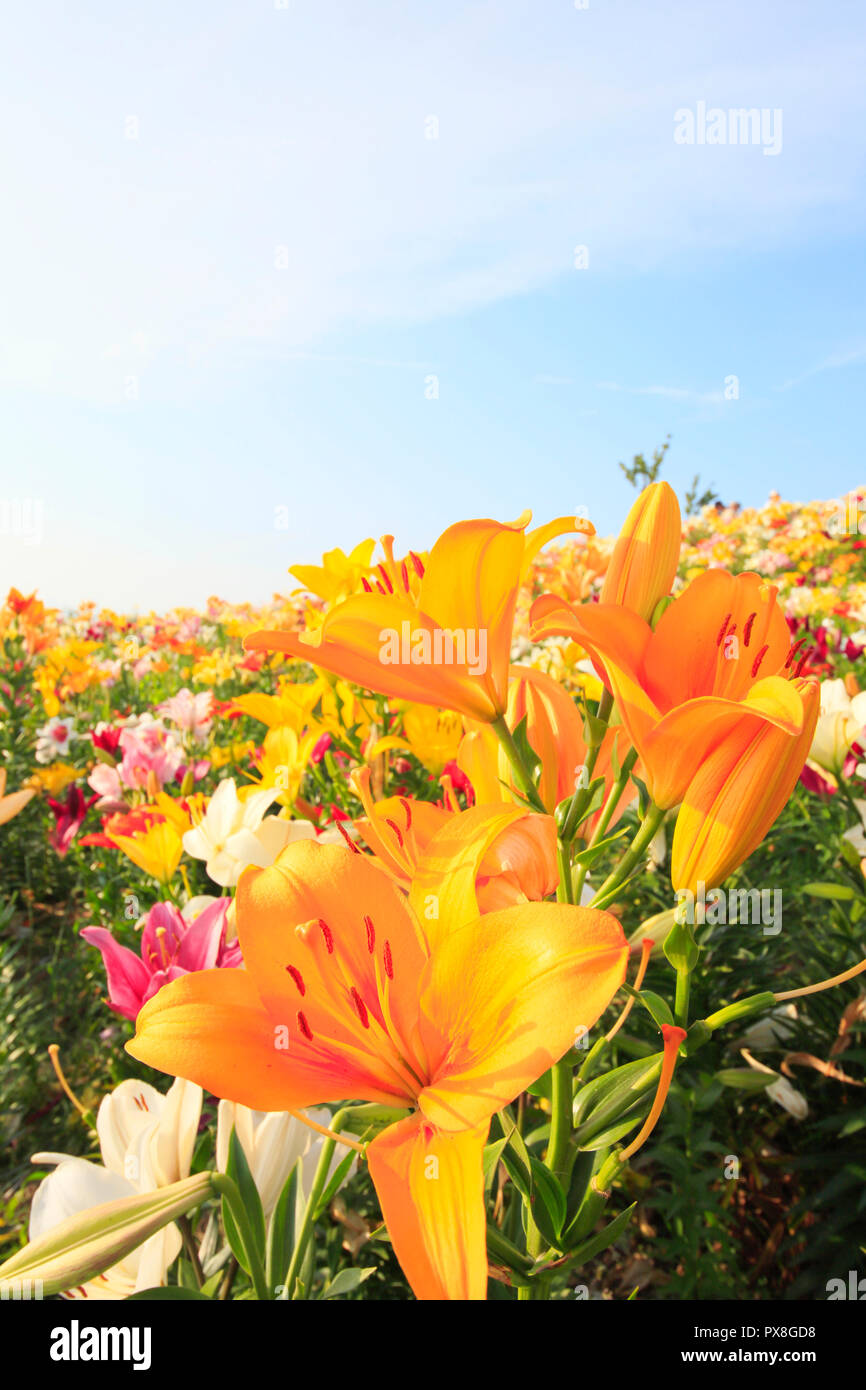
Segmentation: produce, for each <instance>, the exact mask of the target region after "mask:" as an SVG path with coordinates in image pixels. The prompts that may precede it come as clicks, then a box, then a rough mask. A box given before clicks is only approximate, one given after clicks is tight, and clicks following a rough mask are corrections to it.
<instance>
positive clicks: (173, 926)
mask: <svg viewBox="0 0 866 1390" xmlns="http://www.w3.org/2000/svg"><path fill="white" fill-rule="evenodd" d="M230 904H231V898H217V899H216V901H215V902H213V903H211V904H209V906H208V907H206V908H205V909H204V911H203V912H201V913H199V915H198V916H197V917H196V918H194V920H193V921H192V922H188V921H187V920H186V918H185V917H184V916H183V914H182V913H180V912H179V911H178V909H177V908H176V907H175V906H174V905H173V904H172V903H156V904H155V906H154V907H152V908H151V909H150V911H149V912H148V914H147V917H146V919H145V924H144V927H143V929H142V933H141V955H140V956H139V955H136V953H135V951H131V950H130V949H129V947H128V946H121V944H120V942H119V941H115V939H114V937H113V936H112V935H111V932H110V931H107V930H106V929H105V927H85V928H84V930H83V931H82V932H81V935H82V936H83V937H84V940H85V941H87V942H88V943H89V944H90V945H91V946H95V947H96V948H97V949H98V950H99V951H101V952H102V962H103V965H104V966H105V973H106V976H107V977H108V1002H109V1004H110V1006H111V1008H112V1009H114V1011H115V1013H118V1014H122V1015H123V1017H124V1018H130V1019H133V1020H135V1019H136V1018H137V1017H138V1012H139V1010H140V1009H141V1007H142V1005H143V1004H146V1003H147V1001H148V999H152V998H153V996H154V995H155V994H156V993H158V991H159V990H161V989H162V987H163V985H166V984H168V982H169V980H176V979H177V978H178V976H180V975H186V974H187V973H188V972H189V971H193V970H213V969H215V968H216V969H227V970H232V969H237V968H238V967H239V966H242V965H243V963H244V962H243V956H242V955H241V948H240V944H239V943H238V942H237V941H232V942H230V943H228V944H227V943H226V939H225V934H226V913H227V912H228V909H229V906H230Z"/></svg>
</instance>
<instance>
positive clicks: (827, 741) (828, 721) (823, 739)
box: [809, 680, 866, 777]
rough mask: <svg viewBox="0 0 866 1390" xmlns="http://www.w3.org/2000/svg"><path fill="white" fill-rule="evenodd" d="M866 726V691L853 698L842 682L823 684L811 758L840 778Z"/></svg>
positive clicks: (810, 753) (835, 681)
mask: <svg viewBox="0 0 866 1390" xmlns="http://www.w3.org/2000/svg"><path fill="white" fill-rule="evenodd" d="M864 727H866V691H861V692H860V694H859V695H855V696H854V697H853V699H852V698H851V696H850V695H849V694H848V692H847V690H846V689H845V682H844V681H843V680H831V681H822V682H821V712H820V714H819V715H818V723H817V724H816V726H815V736H814V738H813V739H812V747H811V748H810V750H809V759H810V761H811V762H814V763H817V764H818V766H819V767H822V768H824V770H825V771H826V772H832V773H833V774H834V775H835V776H837V777H838V776H839V774H840V773H841V771H842V768H843V767H844V765H845V759H846V758H847V756H848V754H849V752H850V751H851V747H852V745H853V744H855V743H856V742H857V741H858V739H859V737H860V734H861V733H862V731H863V729H864Z"/></svg>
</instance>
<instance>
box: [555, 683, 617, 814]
mask: <svg viewBox="0 0 866 1390" xmlns="http://www.w3.org/2000/svg"><path fill="white" fill-rule="evenodd" d="M612 710H613V696H612V695H611V693H610V691H609V690H603V691H602V692H601V698H600V700H599V702H598V709H597V710H596V713H595V717H596V719H601V720H602V721H603V722H604V723H605V724H606V723H607V722H608V720H609V719H610V716H611V711H612ZM600 749H601V743H597V744H595V745H594V746H593V747H591V748H587V750H586V761H585V763H584V765H583V770H584V780H585V782H586V787H585V788H584V789H583V790H584V791H585V792H587V795H582V794H581V792H579V791H578V792H575V794H574V796H573V797H572V799H571V807H570V809H569V812H568V815H567V816H566V819H565V825H564V826H563V828H562V838H563V839H564V840H568V841H571V840H573V839H574V833H575V831H576V830H577V827H578V825H579V824H580V815H581V812H583V811H584V809H585V807H586V802H587V796H588V791H587V788H588V787H589V783H590V782H591V781H592V774H593V771H594V770H595V764H596V762H597V761H598V754H599V750H600Z"/></svg>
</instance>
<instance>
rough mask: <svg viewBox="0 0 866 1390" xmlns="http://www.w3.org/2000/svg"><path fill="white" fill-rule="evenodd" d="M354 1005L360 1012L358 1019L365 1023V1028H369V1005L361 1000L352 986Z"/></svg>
mask: <svg viewBox="0 0 866 1390" xmlns="http://www.w3.org/2000/svg"><path fill="white" fill-rule="evenodd" d="M352 1003H353V1004H354V1005H355V1008H356V1009H357V1011H358V1017H359V1019H360V1020H361V1022H362V1023H363V1025H364V1027H365V1028H369V1027H370V1018H369V1015H368V1013H367V1005H366V1004H365V1003H364V1001H363V999H362V998H361V996H360V994H359V993H358V991H357V990H356V989H355V986H354V985H352Z"/></svg>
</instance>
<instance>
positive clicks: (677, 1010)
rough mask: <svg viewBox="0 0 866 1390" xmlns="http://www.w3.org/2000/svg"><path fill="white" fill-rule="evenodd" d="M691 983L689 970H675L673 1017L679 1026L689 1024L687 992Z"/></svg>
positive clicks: (684, 1026) (686, 1026)
mask: <svg viewBox="0 0 866 1390" xmlns="http://www.w3.org/2000/svg"><path fill="white" fill-rule="evenodd" d="M691 985H692V976H691V971H690V970H686V969H682V970H678V971H677V993H676V1000H675V1002H674V1017H675V1020H676V1023H677V1027H679V1028H688V1026H689V993H690V990H691Z"/></svg>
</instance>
